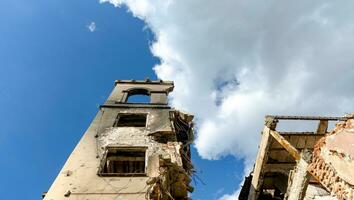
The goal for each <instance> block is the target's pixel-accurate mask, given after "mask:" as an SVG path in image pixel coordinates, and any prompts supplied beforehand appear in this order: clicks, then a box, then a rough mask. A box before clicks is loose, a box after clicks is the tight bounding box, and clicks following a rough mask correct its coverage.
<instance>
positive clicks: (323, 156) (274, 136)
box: [239, 115, 354, 200]
mask: <svg viewBox="0 0 354 200" xmlns="http://www.w3.org/2000/svg"><path fill="white" fill-rule="evenodd" d="M283 120H301V121H304V120H314V121H318V127H317V130H315V131H314V132H280V131H277V130H276V128H277V125H278V123H279V122H280V121H283ZM331 121H332V122H333V121H334V122H338V123H337V124H336V125H335V128H334V129H333V130H331V131H329V132H328V131H327V129H328V123H329V122H331ZM239 199H240V200H258V199H259V200H268V199H279V200H280V199H285V200H302V199H304V200H336V199H339V200H353V199H354V115H347V116H345V117H302V116H266V120H265V126H264V129H263V131H262V139H261V142H260V145H259V149H258V154H257V158H256V162H255V165H254V169H253V171H252V173H251V174H250V176H248V177H246V178H245V181H244V184H243V186H242V188H241V192H240V194H239Z"/></svg>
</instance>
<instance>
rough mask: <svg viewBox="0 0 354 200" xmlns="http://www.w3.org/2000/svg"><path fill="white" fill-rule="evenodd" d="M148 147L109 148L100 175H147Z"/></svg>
mask: <svg viewBox="0 0 354 200" xmlns="http://www.w3.org/2000/svg"><path fill="white" fill-rule="evenodd" d="M145 152H146V148H144V147H140V148H131V147H125V148H112V147H111V148H108V149H107V151H106V153H105V155H104V157H103V159H102V163H101V166H100V170H99V172H98V174H99V175H100V176H145Z"/></svg>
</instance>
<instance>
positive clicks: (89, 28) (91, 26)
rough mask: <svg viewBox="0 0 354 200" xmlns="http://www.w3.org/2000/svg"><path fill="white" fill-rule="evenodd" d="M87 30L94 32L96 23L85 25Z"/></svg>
mask: <svg viewBox="0 0 354 200" xmlns="http://www.w3.org/2000/svg"><path fill="white" fill-rule="evenodd" d="M87 29H88V30H89V31H90V32H95V31H96V23H95V22H91V23H90V24H89V25H87Z"/></svg>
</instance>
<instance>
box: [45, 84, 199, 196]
mask: <svg viewBox="0 0 354 200" xmlns="http://www.w3.org/2000/svg"><path fill="white" fill-rule="evenodd" d="M173 87H174V86H173V82H170V81H151V80H148V79H147V80H145V81H134V80H130V81H127V80H118V81H116V82H115V87H114V89H113V91H112V93H111V95H110V96H109V98H108V99H107V101H106V102H105V103H104V104H103V105H101V106H100V110H99V111H98V113H97V115H96V117H95V118H94V120H93V122H92V123H91V125H90V126H89V128H88V129H87V131H86V132H85V134H84V135H83V137H82V138H81V140H80V141H79V143H78V144H77V146H76V147H75V149H74V150H73V152H72V153H71V155H70V157H69V158H68V160H67V161H66V163H65V165H64V167H63V168H62V169H61V171H60V173H59V174H58V176H57V178H56V179H55V181H54V183H53V184H52V186H51V187H50V189H49V191H48V192H47V193H45V194H43V197H44V199H45V200H61V199H63V200H67V199H75V200H96V199H100V200H111V199H112V200H113V199H114V200H119V199H122V200H123V199H124V200H139V199H159V200H169V199H175V200H177V199H188V191H189V192H191V191H192V190H193V188H192V187H191V186H190V185H189V183H190V175H191V174H192V171H193V166H192V163H191V160H190V147H189V145H190V143H191V142H192V140H193V123H192V120H193V116H192V115H189V114H187V113H183V112H180V111H178V110H175V109H172V108H171V107H169V105H168V104H167V100H168V94H169V93H170V92H171V91H172V90H173ZM135 95H144V96H147V97H149V99H150V101H148V102H140V103H139V102H138V103H137V102H131V101H130V99H132V98H134V96H135Z"/></svg>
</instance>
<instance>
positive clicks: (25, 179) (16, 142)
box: [0, 0, 243, 200]
mask: <svg viewBox="0 0 354 200" xmlns="http://www.w3.org/2000/svg"><path fill="white" fill-rule="evenodd" d="M91 22H95V24H96V29H95V31H93V32H91V31H90V30H89V29H88V26H89V24H90V23H91ZM0 24H1V26H0V96H1V98H0V105H2V109H1V115H0V121H1V123H0V152H1V155H2V156H1V159H0V170H1V171H2V172H3V173H1V178H0V188H3V192H2V199H7V200H11V199H26V200H27V199H28V200H31V199H33V200H34V199H39V198H40V195H41V193H42V192H44V191H47V190H48V189H49V187H50V185H51V183H52V181H53V180H54V178H55V177H56V175H57V173H58V172H59V170H60V168H61V167H62V165H63V164H64V162H65V160H66V158H67V157H68V155H69V154H70V152H71V151H72V149H73V148H74V146H75V145H76V143H77V142H78V140H79V139H80V138H81V136H82V134H83V133H84V131H85V130H86V128H87V127H88V125H89V124H90V122H91V120H92V119H93V117H94V116H95V114H96V112H97V107H98V105H100V104H102V103H103V102H104V101H105V99H106V98H107V95H108V94H109V92H110V90H111V89H112V87H113V83H114V80H116V79H144V78H145V77H150V78H153V79H156V75H155V73H154V71H153V70H152V67H153V66H154V65H155V64H157V63H159V59H158V58H156V57H154V56H153V55H152V54H151V52H150V49H149V44H151V42H152V41H153V39H154V38H153V33H151V31H149V29H147V28H145V24H144V22H143V21H141V20H139V19H137V18H134V17H133V16H132V15H131V14H130V13H128V12H127V11H126V8H124V7H123V8H114V7H113V6H112V5H110V4H100V3H99V2H98V1H97V0H76V1H69V0H66V1H63V0H49V1H48V0H16V1H0ZM193 160H194V162H195V165H196V167H197V171H198V177H200V178H201V179H202V180H203V182H204V183H205V185H204V184H202V183H200V182H198V183H197V185H196V191H195V193H194V194H193V199H204V200H208V199H217V198H218V197H220V196H221V195H222V194H224V193H232V192H233V191H234V190H235V188H236V187H237V186H238V184H239V182H240V180H241V179H242V176H243V174H242V170H243V167H242V165H241V164H240V163H241V162H238V161H237V160H236V159H235V158H234V157H232V156H226V157H224V158H223V159H221V160H218V161H208V160H203V159H201V158H200V157H199V156H198V155H197V153H196V150H195V149H194V151H193ZM220 171H222V173H220Z"/></svg>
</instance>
